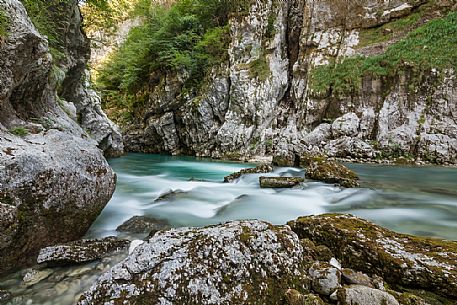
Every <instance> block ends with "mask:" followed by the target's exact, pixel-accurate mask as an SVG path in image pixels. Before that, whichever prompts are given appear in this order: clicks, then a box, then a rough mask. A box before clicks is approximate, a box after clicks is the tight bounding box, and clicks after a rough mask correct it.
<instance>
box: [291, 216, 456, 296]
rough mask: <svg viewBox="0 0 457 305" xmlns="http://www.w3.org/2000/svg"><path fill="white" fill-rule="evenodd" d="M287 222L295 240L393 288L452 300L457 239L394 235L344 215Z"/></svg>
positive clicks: (311, 217)
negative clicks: (307, 241) (323, 248)
mask: <svg viewBox="0 0 457 305" xmlns="http://www.w3.org/2000/svg"><path fill="white" fill-rule="evenodd" d="M289 225H290V226H291V228H292V230H293V231H294V232H296V233H297V234H298V236H299V237H300V238H309V239H310V240H312V241H313V242H315V243H316V244H324V245H326V246H327V247H329V248H330V249H331V250H332V252H333V253H334V254H335V255H336V256H337V257H338V258H339V259H340V260H341V262H342V264H343V266H345V267H348V268H353V269H355V270H359V271H363V272H367V273H369V274H377V275H380V276H382V277H383V278H384V279H385V280H386V281H387V282H388V283H389V284H391V285H393V286H394V287H395V286H396V285H403V286H406V287H408V286H410V287H421V288H423V289H426V290H429V291H436V292H438V293H440V294H442V295H445V296H447V297H450V298H454V299H456V298H457V254H456V253H457V242H453V241H441V240H438V239H431V238H422V237H414V236H409V235H404V234H399V233H395V232H392V231H390V230H387V229H384V228H382V227H380V226H377V225H375V224H373V223H371V222H369V221H366V220H362V219H360V218H357V217H354V216H350V215H336V214H328V215H321V216H309V217H300V218H298V219H297V220H295V221H291V222H289Z"/></svg>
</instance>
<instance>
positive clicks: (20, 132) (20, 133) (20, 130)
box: [10, 127, 29, 137]
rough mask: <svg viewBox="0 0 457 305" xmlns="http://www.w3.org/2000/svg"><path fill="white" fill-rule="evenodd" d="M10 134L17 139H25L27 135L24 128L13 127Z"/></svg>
mask: <svg viewBox="0 0 457 305" xmlns="http://www.w3.org/2000/svg"><path fill="white" fill-rule="evenodd" d="M10 132H11V133H12V134H14V135H16V136H18V137H25V136H26V135H28V134H29V132H28V130H27V129H25V128H24V127H13V128H11V129H10Z"/></svg>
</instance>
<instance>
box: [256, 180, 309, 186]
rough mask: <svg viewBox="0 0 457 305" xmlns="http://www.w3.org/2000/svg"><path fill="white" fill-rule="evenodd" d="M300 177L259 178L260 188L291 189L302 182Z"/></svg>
mask: <svg viewBox="0 0 457 305" xmlns="http://www.w3.org/2000/svg"><path fill="white" fill-rule="evenodd" d="M304 181H305V179H303V178H300V177H260V178H259V182H260V187H261V188H292V187H294V186H297V185H299V184H300V183H302V182H304Z"/></svg>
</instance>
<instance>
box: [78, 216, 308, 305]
mask: <svg viewBox="0 0 457 305" xmlns="http://www.w3.org/2000/svg"><path fill="white" fill-rule="evenodd" d="M302 259H303V249H302V247H301V245H300V241H299V239H298V237H297V235H296V234H294V233H293V232H292V231H291V230H290V228H289V227H287V226H272V225H270V224H268V223H265V222H261V221H256V220H252V221H234V222H229V223H226V224H222V225H218V226H210V227H206V228H181V229H172V230H169V231H161V232H158V233H157V234H156V235H155V236H154V237H152V238H151V239H150V240H149V241H147V242H146V243H144V244H142V245H140V246H138V247H137V248H136V249H135V250H134V251H133V253H132V254H131V255H129V256H128V257H127V258H126V259H125V260H123V261H122V262H120V263H119V264H117V265H116V266H114V267H113V268H112V269H111V270H110V271H109V272H107V273H105V274H104V275H102V276H101V277H100V278H99V279H98V281H97V282H96V283H95V284H94V285H93V286H92V287H91V288H90V289H89V290H88V291H87V292H85V293H84V294H83V296H82V297H81V299H80V301H79V303H78V304H79V305H87V304H107V303H112V304H278V303H279V302H280V301H282V298H283V296H284V292H285V291H286V290H287V289H288V288H292V289H297V290H299V291H304V289H305V288H307V287H308V280H307V278H306V275H305V274H304V272H303V266H302Z"/></svg>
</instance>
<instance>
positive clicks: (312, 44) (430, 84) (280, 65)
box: [124, 0, 457, 163]
mask: <svg viewBox="0 0 457 305" xmlns="http://www.w3.org/2000/svg"><path fill="white" fill-rule="evenodd" d="M250 3H251V6H250V9H249V12H247V13H246V14H245V15H242V16H235V17H233V18H232V19H231V20H230V33H231V43H230V47H229V50H228V53H229V58H230V59H229V61H228V62H227V63H223V64H222V65H221V66H217V67H214V68H213V70H212V72H211V73H210V74H209V75H208V77H207V79H206V81H205V84H204V86H203V88H202V90H201V92H200V93H198V94H197V95H193V94H190V95H189V94H185V93H184V94H183V92H182V88H183V83H184V82H185V81H186V79H187V77H188V76H187V74H186V73H185V72H184V73H182V74H172V73H168V74H166V75H163V76H161V75H157V74H153V75H151V83H152V85H151V87H150V92H149V101H148V102H147V103H146V105H144V106H141V109H136V110H135V111H134V113H133V114H134V115H136V117H135V118H134V120H133V122H131V124H129V125H127V126H124V127H125V128H126V130H127V135H126V145H127V147H128V149H129V150H133V151H145V152H170V153H172V154H182V153H185V154H195V155H198V156H212V157H230V158H233V157H235V156H239V157H242V156H243V157H244V156H253V155H283V156H285V157H287V158H289V159H292V160H293V156H294V155H295V154H298V155H300V154H302V153H303V152H321V153H326V154H328V155H329V156H336V157H354V158H368V159H370V158H376V157H387V158H388V157H391V158H395V157H398V156H399V155H406V156H408V157H410V158H422V159H425V160H429V161H433V162H438V163H445V162H452V163H456V162H457V159H456V158H457V157H456V156H457V129H456V120H455V113H456V112H457V86H456V80H457V78H456V71H453V70H452V69H451V70H445V71H438V70H436V71H428V72H425V73H422V74H420V73H419V72H416V71H414V69H412V68H411V67H409V66H408V64H407V63H405V64H404V65H402V66H400V67H398V70H399V71H400V72H399V73H398V75H395V76H392V77H386V78H382V77H373V76H370V75H366V76H364V77H363V79H361V80H360V83H361V86H360V88H358V89H355V90H353V91H352V92H350V93H344V94H340V93H338V92H332V91H331V90H330V91H329V92H325V93H318V92H316V91H315V90H313V88H312V86H311V81H312V79H311V78H312V77H311V76H312V75H313V71H314V70H315V69H316V68H317V67H319V66H322V65H327V64H329V63H332V62H338V61H340V60H341V59H342V58H344V57H347V56H356V55H363V56H366V55H370V56H371V55H378V54H380V53H383V52H384V51H385V50H386V48H387V47H388V46H389V45H391V44H392V43H394V42H396V41H398V40H399V39H401V38H403V37H405V35H406V34H407V33H408V32H409V31H411V30H412V28H414V27H416V26H418V25H421V24H423V23H424V22H425V21H427V20H429V19H432V18H438V17H440V16H441V17H442V16H445V15H446V14H447V12H448V11H450V10H455V9H456V8H457V7H456V4H455V1H441V0H440V1H431V0H430V1H427V0H419V1H418V0H395V1H381V0H374V1H373V0H362V1H357V2H351V3H349V4H348V2H347V1H344V0H336V1H335V0H324V1H315V0H311V1H304V0H298V1H281V0H258V1H251V2H250ZM418 12H419V13H418ZM424 12H425V13H424ZM414 18H419V20H417V21H418V22H417V23H414V24H413V25H411V27H407V28H403V29H400V30H398V23H395V22H396V20H398V19H400V20H402V19H404V20H405V22H410V21H411V20H416V19H414ZM381 26H383V28H386V33H387V32H389V31H390V32H392V29H395V30H398V31H397V32H395V34H392V35H391V34H386V35H385V36H382V35H383V34H381V33H377V34H376V35H377V37H381V38H382V41H381V42H377V41H371V40H370V39H369V38H366V37H369V34H370V33H371V32H370V30H372V29H375V28H379V27H381ZM395 26H397V28H395ZM272 29H273V30H272ZM390 32H389V33H390ZM258 62H262V63H264V65H263V66H264V67H265V71H262V72H263V73H261V75H260V76H259V73H253V71H251V70H252V69H251V67H252V66H253V65H254V63H258ZM254 72H255V71H254ZM412 88H414V89H412Z"/></svg>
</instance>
